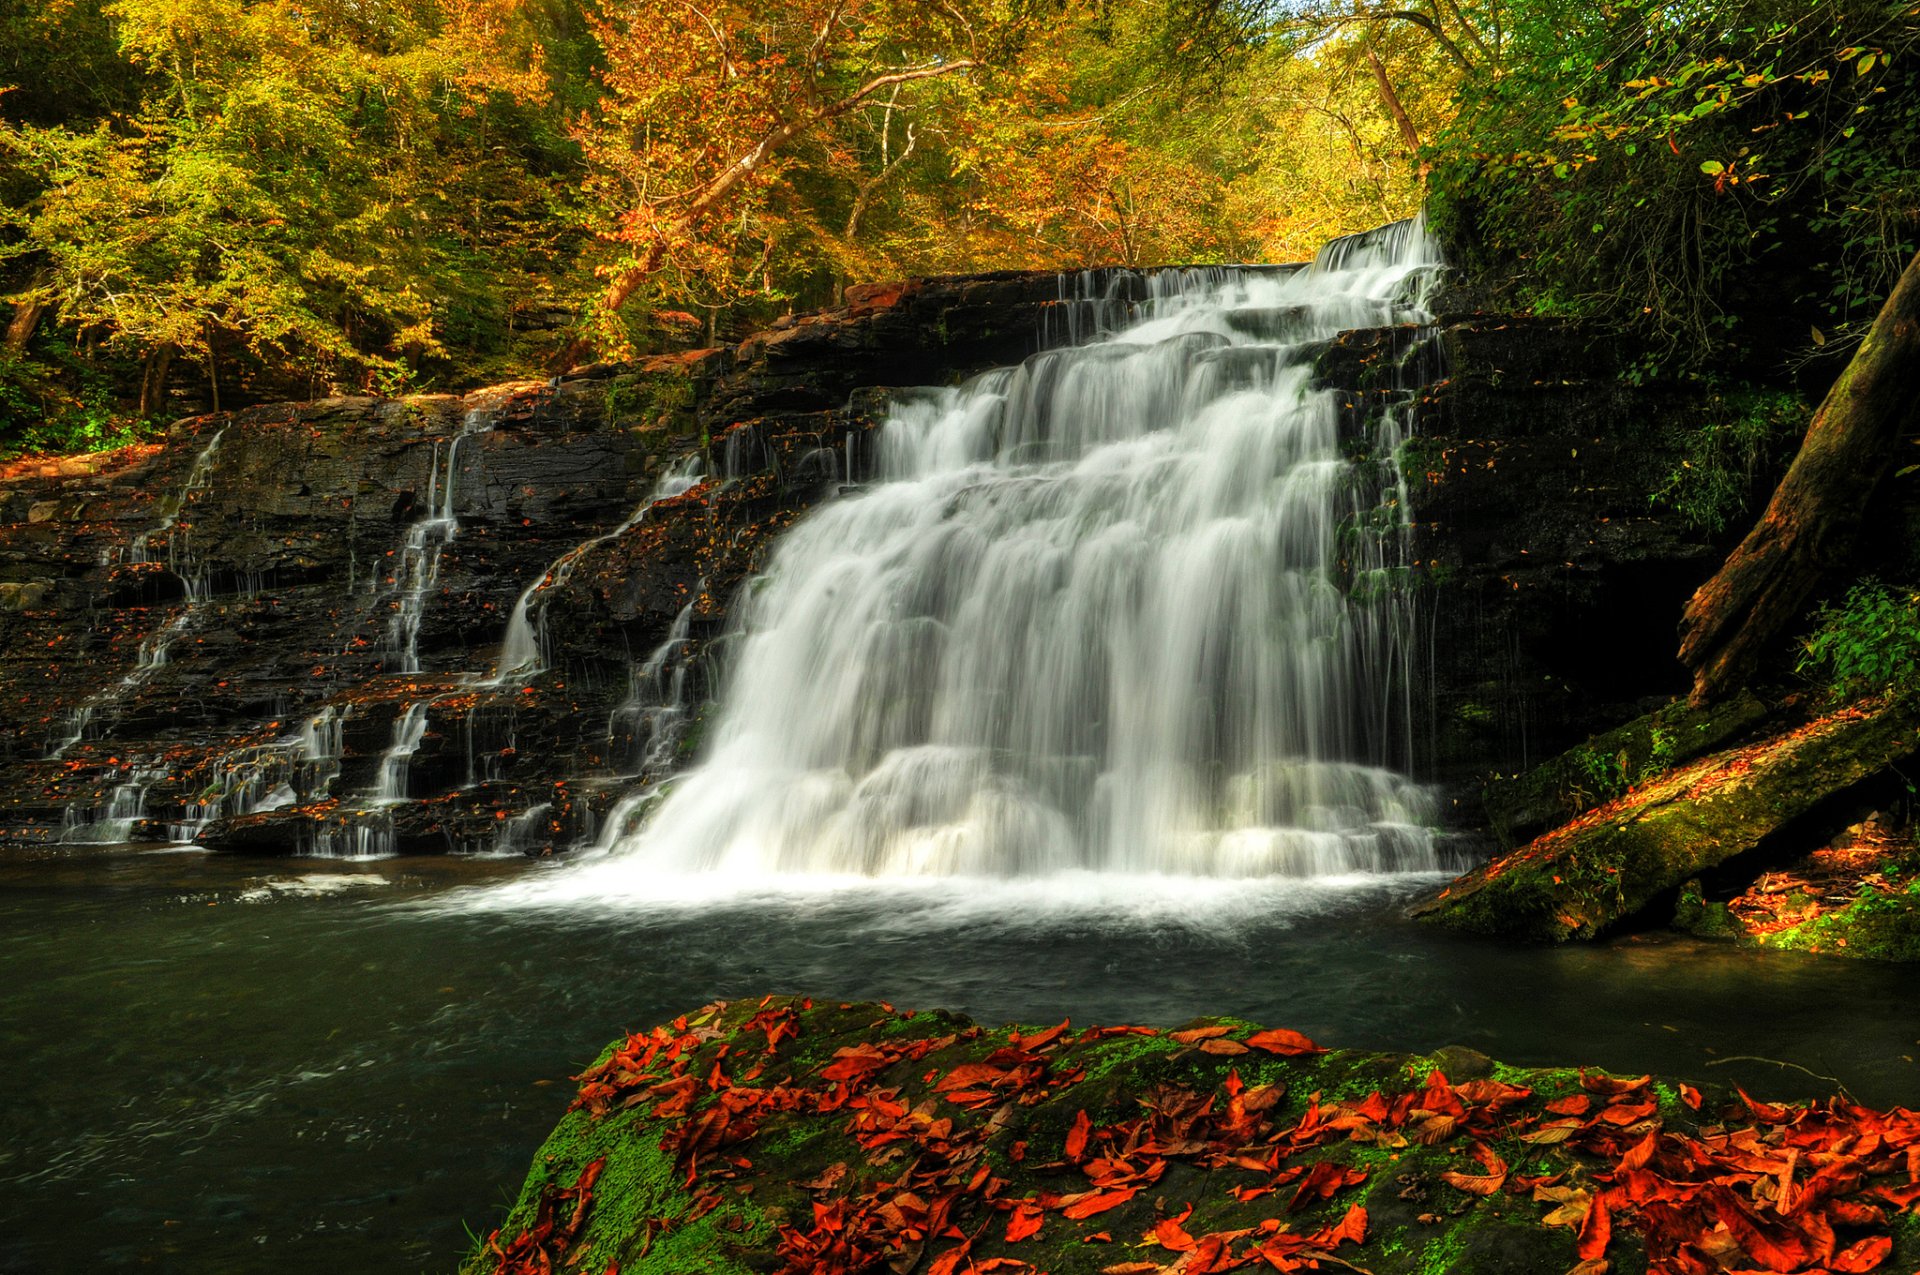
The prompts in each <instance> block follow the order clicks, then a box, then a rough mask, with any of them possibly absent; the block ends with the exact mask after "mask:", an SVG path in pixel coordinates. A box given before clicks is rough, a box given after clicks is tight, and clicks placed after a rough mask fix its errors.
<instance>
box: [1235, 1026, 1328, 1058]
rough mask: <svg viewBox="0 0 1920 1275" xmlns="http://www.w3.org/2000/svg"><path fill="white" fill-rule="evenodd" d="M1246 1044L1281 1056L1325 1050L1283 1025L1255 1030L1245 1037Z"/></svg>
mask: <svg viewBox="0 0 1920 1275" xmlns="http://www.w3.org/2000/svg"><path fill="white" fill-rule="evenodd" d="M1247 1044H1249V1045H1251V1046H1252V1047H1253V1048H1255V1049H1264V1050H1266V1051H1267V1052H1268V1053H1270V1054H1278V1055H1279V1056H1280V1057H1282V1058H1298V1057H1302V1056H1304V1055H1306V1054H1324V1053H1326V1052H1327V1051H1326V1050H1324V1049H1322V1048H1321V1047H1320V1046H1318V1045H1316V1044H1314V1043H1313V1042H1312V1041H1310V1040H1308V1039H1307V1038H1306V1037H1305V1036H1302V1035H1301V1034H1300V1033H1299V1032H1296V1031H1288V1030H1287V1029H1286V1028H1284V1027H1275V1028H1273V1029H1271V1030H1269V1031H1261V1032H1255V1033H1254V1034H1253V1035H1251V1036H1249V1037H1247Z"/></svg>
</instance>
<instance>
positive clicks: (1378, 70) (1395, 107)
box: [1367, 44, 1431, 179]
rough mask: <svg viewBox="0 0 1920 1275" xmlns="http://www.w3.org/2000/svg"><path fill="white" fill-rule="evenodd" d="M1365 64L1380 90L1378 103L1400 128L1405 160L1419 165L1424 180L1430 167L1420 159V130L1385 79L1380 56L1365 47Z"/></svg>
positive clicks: (1385, 69) (1385, 75)
mask: <svg viewBox="0 0 1920 1275" xmlns="http://www.w3.org/2000/svg"><path fill="white" fill-rule="evenodd" d="M1367 63H1368V65H1370V66H1371V67H1373V81H1374V83H1375V84H1376V85H1378V86H1379V89H1380V101H1381V103H1382V104H1383V105H1385V106H1386V108H1387V113H1388V114H1389V115H1391V116H1393V122H1394V123H1395V124H1398V125H1399V126H1400V140H1401V141H1402V142H1404V143H1405V144H1406V147H1407V158H1409V159H1411V160H1412V161H1413V162H1414V163H1415V164H1417V165H1419V170H1420V176H1421V177H1422V178H1423V179H1424V178H1425V177H1426V175H1427V171H1428V169H1429V168H1430V167H1431V165H1429V164H1427V163H1426V162H1425V161H1423V160H1422V159H1421V158H1420V130H1419V129H1417V128H1415V127H1414V126H1413V118H1412V117H1411V116H1409V115H1408V114H1407V108H1406V107H1405V106H1404V105H1403V104H1402V103H1401V101H1400V95H1399V94H1398V93H1396V92H1394V88H1393V81H1392V80H1390V79H1388V78H1387V68H1386V66H1385V64H1383V63H1382V62H1381V61H1380V55H1379V54H1377V53H1375V52H1374V51H1373V46H1372V45H1371V44H1369V45H1368V46H1367Z"/></svg>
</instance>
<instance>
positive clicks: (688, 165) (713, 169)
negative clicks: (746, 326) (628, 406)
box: [569, 0, 1017, 355]
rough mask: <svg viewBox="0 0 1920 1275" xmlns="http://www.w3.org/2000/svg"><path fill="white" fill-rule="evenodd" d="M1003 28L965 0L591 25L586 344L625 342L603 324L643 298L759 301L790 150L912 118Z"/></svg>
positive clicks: (583, 135)
mask: <svg viewBox="0 0 1920 1275" xmlns="http://www.w3.org/2000/svg"><path fill="white" fill-rule="evenodd" d="M1016 25H1017V23H1016V22H1015V20H1014V15H1012V14H1011V13H1009V12H1006V11H996V10H995V9H994V8H992V7H991V6H990V5H983V4H979V3H973V2H971V0H957V2H955V3H937V4H923V3H919V2H918V0H864V2H863V0H793V2H791V3H782V4H778V5H749V4H744V3H738V2H737V0H697V2H696V0H638V2H637V3H633V4H629V5H623V6H621V7H620V8H619V9H618V10H617V11H616V13H615V14H614V15H612V16H610V17H605V18H600V19H597V20H596V24H595V31H596V34H597V35H598V37H599V40H600V44H601V47H602V49H603V50H604V51H605V56H606V68H605V70H604V72H603V73H602V81H603V85H604V87H605V90H606V96H605V98H604V100H603V101H602V103H601V106H600V108H599V110H598V111H597V112H595V114H594V116H593V118H592V119H591V120H590V121H589V122H588V123H587V124H585V125H584V126H583V127H582V128H581V130H580V132H579V138H580V141H581V144H582V145H583V147H584V148H585V150H586V153H587V156H588V158H589V161H590V162H591V164H592V166H593V177H592V178H591V181H590V191H591V193H592V195H593V196H594V197H595V198H596V199H597V200H598V201H599V203H600V204H601V206H602V207H603V208H604V209H605V210H606V213H605V217H604V220H603V221H602V222H601V224H600V226H599V230H600V234H601V237H602V239H603V240H604V241H605V242H606V243H607V244H608V245H610V246H611V247H612V248H613V249H614V255H613V259H612V260H610V261H608V262H606V263H605V264H604V265H603V266H602V273H603V275H604V277H605V278H606V281H607V282H606V289H605V291H604V292H603V293H602V295H601V297H600V299H599V305H598V309H599V312H600V313H599V318H600V323H599V328H600V331H599V333H598V335H599V337H600V339H601V343H602V344H603V345H605V346H607V347H608V348H609V349H615V350H620V349H625V348H627V347H628V338H629V334H628V332H627V330H626V328H625V327H624V325H623V323H622V321H621V320H620V319H619V318H618V315H619V312H620V310H621V309H622V307H624V306H625V305H626V304H627V302H628V301H630V300H632V299H633V298H634V297H635V296H636V295H638V294H640V293H641V292H642V291H643V290H646V291H648V292H649V293H650V299H652V300H654V301H656V302H657V301H659V300H661V299H664V298H666V297H669V296H677V297H685V296H688V295H693V296H697V297H699V298H700V299H701V300H702V301H704V302H705V303H707V304H709V305H720V304H724V303H726V302H727V301H729V300H732V299H734V298H736V297H737V296H739V295H740V294H741V293H742V292H743V291H751V290H754V289H755V288H756V285H757V287H758V290H760V291H765V292H770V291H772V286H771V282H770V265H771V261H772V258H773V256H774V254H775V252H776V250H777V249H778V248H780V247H781V246H782V242H783V239H784V238H786V235H787V230H788V223H789V221H790V217H789V216H788V215H787V214H786V211H785V210H784V209H783V208H782V196H783V195H786V194H790V192H788V191H783V190H782V187H783V183H785V182H787V180H788V179H789V176H790V173H791V170H792V169H793V167H794V165H793V163H792V161H791V158H790V154H789V152H790V151H791V150H792V149H793V148H794V147H795V146H796V144H798V143H802V142H807V141H814V140H816V139H819V138H821V137H822V136H823V135H825V134H826V133H827V132H828V130H829V129H831V128H832V127H833V126H835V125H836V124H839V123H841V122H842V121H845V120H846V118H847V117H848V116H850V115H852V114H853V113H854V112H856V111H857V110H859V109H860V108H862V107H865V106H868V105H871V104H875V103H879V102H885V103H886V104H887V110H888V111H889V112H890V113H891V112H893V111H899V110H911V109H913V108H914V106H915V105H916V104H917V103H916V98H915V95H914V91H915V90H916V89H917V88H918V87H919V86H921V85H923V84H926V83H928V82H930V81H935V80H939V79H944V78H947V77H951V76H958V75H963V74H966V73H969V72H973V71H975V70H977V69H978V68H980V67H981V66H982V65H983V61H982V59H983V58H986V57H990V56H992V54H993V52H994V51H997V50H1002V49H1004V47H1005V46H1006V44H1007V42H1008V38H1009V28H1011V27H1013V26H1016ZM855 220H856V222H857V219H855ZM756 275H757V276H758V279H757V280H756ZM583 345H584V342H581V343H576V346H575V347H574V348H573V349H571V350H570V351H569V354H570V355H575V354H578V353H579V352H580V348H581V347H582V346H583Z"/></svg>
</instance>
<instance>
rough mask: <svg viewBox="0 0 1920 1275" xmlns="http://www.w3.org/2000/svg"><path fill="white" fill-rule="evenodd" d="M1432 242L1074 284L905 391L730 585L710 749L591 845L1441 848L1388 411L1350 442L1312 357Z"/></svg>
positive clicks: (1064, 863)
mask: <svg viewBox="0 0 1920 1275" xmlns="http://www.w3.org/2000/svg"><path fill="white" fill-rule="evenodd" d="M1437 265H1438V256H1437V253H1436V250H1435V248H1434V246H1433V245H1432V243H1431V241H1430V240H1429V239H1428V238H1427V237H1426V235H1425V233H1424V228H1423V227H1422V226H1421V225H1420V224H1419V223H1418V222H1409V223H1402V224H1400V225H1397V226H1394V227H1388V228H1386V229H1385V230H1383V231H1379V232H1373V233H1371V234H1369V235H1366V236H1356V237H1353V238H1351V239H1348V240H1343V241H1341V242H1339V243H1337V244H1335V245H1332V246H1330V247H1329V248H1328V249H1327V250H1325V251H1323V252H1322V253H1321V255H1320V257H1319V259H1318V260H1317V261H1316V262H1315V263H1314V265H1313V266H1312V267H1311V268H1308V269H1304V270H1300V271H1297V272H1295V273H1292V274H1288V275H1275V274H1273V273H1252V272H1235V271H1232V270H1200V271H1166V272H1161V273H1158V274H1154V275H1151V276H1148V277H1146V278H1145V279H1144V280H1142V279H1141V277H1140V276H1120V279H1121V281H1122V282H1123V283H1124V282H1126V281H1128V280H1131V282H1132V284H1133V285H1140V286H1144V289H1145V291H1146V294H1147V295H1146V296H1145V298H1144V300H1140V301H1138V302H1137V303H1136V304H1133V305H1124V304H1122V303H1121V302H1120V301H1119V300H1118V299H1116V298H1113V297H1106V298H1101V297H1087V298H1084V303H1083V304H1080V305H1066V306H1063V307H1061V309H1062V313H1063V317H1064V319H1065V321H1066V322H1067V324H1068V325H1069V327H1070V328H1071V329H1077V330H1078V331H1077V333H1076V334H1078V335H1083V336H1085V337H1089V338H1091V339H1089V340H1087V341H1086V343H1084V344H1081V345H1078V346H1076V347H1073V348H1067V349H1058V350H1053V351H1049V352H1047V353H1043V354H1039V355H1036V356H1034V357H1033V358H1031V359H1029V360H1028V361H1027V362H1026V363H1025V364H1024V365H1022V366H1021V367H1019V368H1014V369H1005V370H1001V371H997V372H993V373H989V374H987V375H985V376H982V377H979V378H976V379H975V380H974V381H973V382H971V383H969V384H968V385H966V386H964V387H962V388H959V389H957V390H950V391H930V392H927V393H926V394H924V395H921V396H919V397H917V398H915V399H912V400H911V401H908V402H905V403H903V404H901V405H900V406H898V407H897V408H896V409H895V411H894V413H893V415H892V416H891V418H890V419H889V420H888V422H887V423H886V424H885V425H884V427H883V429H882V432H881V434H880V437H879V444H878V455H877V465H878V469H879V473H878V475H877V477H878V479H879V481H877V482H875V483H873V484H871V485H869V486H868V487H866V488H865V489H864V490H863V491H862V492H861V493H860V494H859V495H857V496H855V497H853V498H850V499H844V500H840V501H836V502H833V503H830V504H828V505H827V506H825V507H823V508H822V509H820V510H819V511H817V512H816V513H815V514H813V515H812V516H811V517H810V518H808V519H807V520H805V521H804V522H802V523H801V524H800V525H799V526H798V527H796V528H795V529H794V530H793V531H792V532H791V533H789V535H788V536H787V538H786V539H785V540H784V541H783V542H782V543H781V545H780V546H779V547H778V549H777V551H776V553H775V555H774V558H773V561H772V564H771V567H770V569H769V571H768V573H767V577H766V578H765V579H764V580H762V581H760V582H759V585H758V587H757V588H756V589H755V590H753V591H752V592H750V594H749V595H748V596H747V597H746V598H745V599H744V600H743V602H742V604H741V607H740V611H739V621H738V627H739V634H738V636H737V637H736V639H735V641H734V644H733V647H732V656H733V658H732V660H731V666H732V670H733V671H732V675H731V680H730V682H729V684H728V686H727V687H726V688H725V697H724V700H723V702H722V704H721V706H720V709H719V714H718V719H717V721H716V722H715V723H714V725H713V726H712V727H711V728H710V734H711V741H712V742H711V747H710V749H709V751H708V754H707V757H706V760H705V762H704V763H703V764H702V765H701V766H700V767H699V768H698V769H696V770H694V771H692V772H690V773H688V774H686V775H683V776H681V777H680V778H679V779H677V780H676V781H675V783H674V785H673V787H672V791H671V792H670V793H669V794H668V795H667V797H666V798H665V800H664V801H662V802H660V803H659V804H658V806H657V808H656V809H655V810H654V812H653V814H652V816H651V818H649V819H647V820H646V821H645V823H644V824H643V825H642V826H641V827H639V828H638V829H637V830H636V831H632V832H629V833H624V835H623V834H622V830H621V827H620V821H619V820H618V819H617V818H616V820H615V821H614V824H613V828H612V836H611V837H610V838H609V849H610V850H611V851H612V853H613V855H614V856H615V858H614V859H613V860H611V861H610V862H609V863H608V864H607V865H606V866H607V868H608V869H613V868H614V866H615V865H616V864H618V865H619V868H620V870H623V871H624V870H630V871H631V872H633V873H635V874H637V875H639V876H644V877H646V878H648V879H656V878H658V877H659V876H661V875H665V874H675V873H688V872H693V873H699V872H708V871H714V870H719V871H723V872H725V873H727V874H729V875H730V876H738V877H741V878H749V879H758V878H761V877H765V876H767V875H770V874H784V873H816V874H817V873H831V874H846V873H853V874H865V875H952V874H978V875H988V876H1022V875H1032V874H1040V873H1048V872H1054V871H1065V870H1073V869H1092V870H1099V871H1119V872H1153V873H1173V874H1185V875H1199V876H1227V877H1233V876H1268V875H1280V876H1287V875H1291V876H1311V875H1326V874H1337V873H1345V872H1352V871H1375V872H1394V871H1408V870H1430V869H1436V868H1439V867H1440V866H1442V865H1441V863H1440V861H1439V857H1438V855H1437V854H1436V852H1435V850H1434V847H1433V844H1432V840H1431V838H1430V836H1429V835H1428V833H1427V831H1426V828H1425V825H1426V824H1427V823H1428V822H1429V821H1430V818H1431V813H1432V811H1431V803H1430V800H1429V798H1428V796H1427V794H1426V793H1425V792H1424V791H1423V790H1422V789H1421V788H1420V787H1419V786H1418V785H1416V784H1415V783H1413V782H1412V781H1410V780H1409V779H1407V778H1405V777H1404V775H1403V774H1402V773H1400V772H1399V770H1398V769H1396V768H1404V767H1405V766H1406V765H1407V764H1408V761H1409V755H1410V751H1411V750H1410V747H1409V731H1408V725H1407V714H1406V712H1405V707H1404V705H1405V698H1406V696H1407V694H1408V685H1407V683H1408V673H1409V668H1408V659H1409V655H1408V647H1409V642H1408V638H1409V624H1410V620H1409V615H1408V609H1407V605H1406V603H1405V600H1404V597H1403V594H1402V591H1401V590H1398V589H1396V588H1393V587H1392V583H1393V581H1394V579H1395V574H1396V572H1397V570H1398V568H1399V567H1400V565H1401V560H1400V558H1401V554H1402V553H1403V550H1404V539H1403V531H1404V527H1405V515H1404V512H1403V511H1404V508H1405V503H1404V499H1403V495H1404V493H1403V491H1402V490H1401V488H1400V485H1399V480H1398V470H1397V466H1396V464H1395V463H1394V459H1393V458H1394V452H1395V449H1396V448H1397V447H1398V445H1399V444H1400V443H1401V441H1402V437H1401V425H1400V423H1399V420H1398V418H1397V417H1396V416H1395V415H1394V414H1393V413H1392V412H1387V413H1386V414H1385V415H1383V416H1380V417H1376V419H1375V420H1374V422H1373V423H1372V425H1370V426H1369V429H1370V431H1371V433H1370V435H1369V436H1367V437H1364V438H1349V439H1347V440H1345V444H1344V447H1343V440H1342V438H1341V436H1340V431H1339V427H1338V426H1339V411H1338V403H1337V401H1336V396H1335V395H1334V394H1333V393H1331V392H1327V391H1320V390H1316V389H1314V388H1313V367H1312V363H1313V356H1314V353H1315V351H1316V348H1317V343H1320V342H1323V341H1325V340H1327V339H1329V338H1331V337H1333V336H1334V335H1336V334H1337V333H1339V332H1340V331H1343V330H1347V329H1353V328H1362V327H1380V326H1386V325H1394V324H1402V323H1408V322H1416V321H1419V320H1420V319H1422V318H1424V317H1425V315H1424V312H1423V310H1422V309H1421V306H1420V297H1421V292H1422V284H1423V281H1424V280H1426V279H1428V278H1431V277H1432V275H1433V274H1434V273H1435V271H1434V268H1435V267H1437ZM1122 322H1126V323H1127V326H1124V327H1123V328H1120V330H1117V331H1111V332H1108V331H1088V330H1087V329H1089V328H1093V327H1098V328H1106V327H1111V326H1117V325H1118V324H1120V323H1122ZM1350 452H1354V453H1359V454H1360V455H1361V457H1362V459H1359V460H1355V459H1350V457H1349V453H1350ZM1383 586H1384V587H1383ZM616 813H618V812H616Z"/></svg>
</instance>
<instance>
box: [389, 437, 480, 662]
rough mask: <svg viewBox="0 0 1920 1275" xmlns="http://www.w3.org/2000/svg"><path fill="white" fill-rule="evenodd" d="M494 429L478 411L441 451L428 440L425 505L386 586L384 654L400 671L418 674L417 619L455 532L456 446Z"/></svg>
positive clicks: (457, 526)
mask: <svg viewBox="0 0 1920 1275" xmlns="http://www.w3.org/2000/svg"><path fill="white" fill-rule="evenodd" d="M492 428H493V417H492V414H491V413H489V412H486V411H484V410H481V409H478V408H476V409H474V410H473V411H470V412H468V413H467V415H466V417H465V419H464V420H462V421H461V423H460V432H459V433H457V434H455V435H454V436H453V437H452V438H449V439H448V440H447V441H446V443H445V445H444V447H443V445H442V444H441V442H440V440H439V439H437V438H436V439H435V440H434V441H433V459H432V460H431V462H429V465H428V470H427V505H426V510H425V512H424V513H422V514H421V516H420V517H419V518H417V519H415V520H414V523H413V525H412V526H411V527H408V528H407V539H406V542H405V543H404V544H403V545H402V546H401V548H400V563H399V568H398V569H397V570H396V571H395V572H394V574H393V576H392V577H391V578H389V580H388V581H387V583H388V584H389V585H391V586H392V589H393V595H392V602H391V605H392V607H393V616H392V618H391V619H389V620H388V622H387V653H388V654H389V655H390V656H392V657H393V658H394V659H395V661H396V664H397V670H396V671H398V672H401V673H418V672H419V671H420V620H421V618H422V617H423V616H424V615H425V614H426V610H427V593H428V590H430V589H432V588H433V586H434V584H435V583H437V582H438V581H439V579H440V556H441V554H442V553H444V552H445V551H446V548H447V546H448V545H450V544H452V543H453V540H454V537H455V536H457V535H459V534H460V520H459V518H457V517H456V516H455V515H454V505H453V499H454V489H455V484H454V480H455V478H456V477H457V476H458V475H459V472H460V469H459V462H460V444H461V443H463V442H465V441H466V440H467V439H469V438H471V437H472V436H473V435H475V434H484V433H486V432H487V431H488V430H490V429H492Z"/></svg>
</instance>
